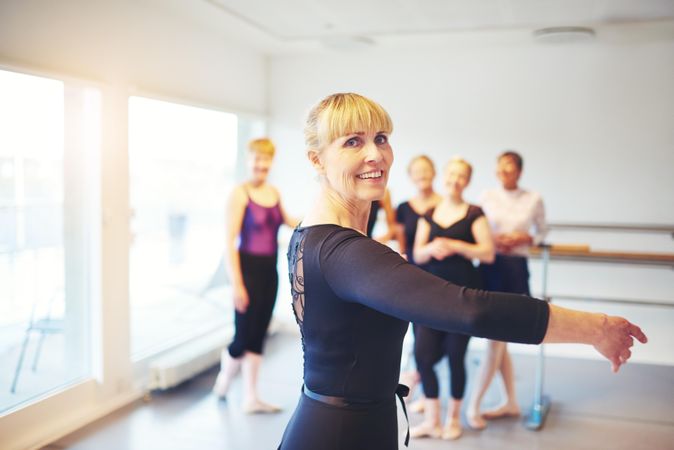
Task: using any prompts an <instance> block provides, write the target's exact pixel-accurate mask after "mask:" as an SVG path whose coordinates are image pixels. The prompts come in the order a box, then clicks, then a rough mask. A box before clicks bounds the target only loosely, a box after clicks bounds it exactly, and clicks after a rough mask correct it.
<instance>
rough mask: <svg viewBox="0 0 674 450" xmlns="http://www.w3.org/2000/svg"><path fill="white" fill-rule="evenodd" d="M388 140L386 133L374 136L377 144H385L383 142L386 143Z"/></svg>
mask: <svg viewBox="0 0 674 450" xmlns="http://www.w3.org/2000/svg"><path fill="white" fill-rule="evenodd" d="M387 142H388V136H386V135H385V134H378V135H377V136H376V137H375V138H374V143H375V144H377V145H383V144H386V143H387Z"/></svg>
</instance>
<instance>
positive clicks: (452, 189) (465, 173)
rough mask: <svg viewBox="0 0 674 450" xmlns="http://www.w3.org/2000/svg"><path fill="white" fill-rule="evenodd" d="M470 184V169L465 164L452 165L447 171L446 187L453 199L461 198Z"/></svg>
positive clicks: (454, 163)
mask: <svg viewBox="0 0 674 450" xmlns="http://www.w3.org/2000/svg"><path fill="white" fill-rule="evenodd" d="M468 183H470V169H469V168H468V167H467V166H466V165H465V164H463V163H460V162H453V163H450V164H449V165H448V166H447V168H446V169H445V187H446V188H447V193H448V194H449V195H450V196H452V197H461V195H463V191H464V189H466V186H468Z"/></svg>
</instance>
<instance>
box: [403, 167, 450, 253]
mask: <svg viewBox="0 0 674 450" xmlns="http://www.w3.org/2000/svg"><path fill="white" fill-rule="evenodd" d="M407 175H409V177H410V180H412V183H414V186H415V187H416V188H417V195H415V196H414V197H412V198H411V199H409V200H408V201H406V202H402V203H401V204H400V205H398V208H397V209H396V222H397V226H396V235H397V238H398V243H399V244H400V251H401V252H404V253H405V256H406V257H407V261H409V262H411V263H412V264H416V263H415V261H414V254H413V250H414V237H415V236H416V234H417V223H418V222H419V219H420V218H421V217H422V216H423V215H424V214H426V212H427V211H428V210H429V209H431V208H433V207H435V205H437V204H438V202H440V200H441V198H442V197H440V195H439V194H437V193H436V192H435V191H434V190H433V179H434V178H435V165H434V164H433V161H432V160H431V158H429V157H428V156H426V155H419V156H415V157H414V158H412V160H411V161H410V163H409V164H408V165H407Z"/></svg>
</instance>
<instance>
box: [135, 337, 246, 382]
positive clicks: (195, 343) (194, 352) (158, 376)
mask: <svg viewBox="0 0 674 450" xmlns="http://www.w3.org/2000/svg"><path fill="white" fill-rule="evenodd" d="M232 333H233V329H231V328H228V329H225V330H222V331H213V332H212V333H209V334H207V335H204V336H202V337H199V338H196V339H194V340H192V341H190V342H187V343H185V344H183V345H180V346H178V347H176V348H175V349H173V350H170V351H168V352H167V353H165V354H163V355H161V356H160V357H158V358H156V359H155V360H153V361H152V363H150V371H149V372H150V380H149V383H148V389H149V390H164V389H169V388H172V387H174V386H177V385H179V384H180V383H182V382H183V381H186V380H189V379H190V378H192V377H194V376H195V375H198V374H200V373H201V372H203V371H205V370H207V369H210V368H211V367H213V366H214V365H216V364H218V363H219V362H220V352H221V351H222V349H224V348H225V347H226V346H227V345H229V343H230V342H231V340H232Z"/></svg>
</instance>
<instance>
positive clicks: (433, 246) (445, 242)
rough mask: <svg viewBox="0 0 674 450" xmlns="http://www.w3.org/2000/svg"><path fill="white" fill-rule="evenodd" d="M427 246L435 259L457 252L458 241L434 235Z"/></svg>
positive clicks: (441, 258)
mask: <svg viewBox="0 0 674 450" xmlns="http://www.w3.org/2000/svg"><path fill="white" fill-rule="evenodd" d="M429 246H430V250H431V252H430V254H431V256H432V257H433V258H435V259H437V260H443V259H445V258H447V257H448V256H452V255H455V254H457V253H459V242H458V241H457V240H456V239H450V238H444V237H436V238H435V239H433V241H431V243H430V244H429Z"/></svg>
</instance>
